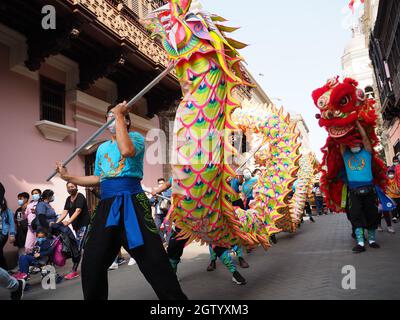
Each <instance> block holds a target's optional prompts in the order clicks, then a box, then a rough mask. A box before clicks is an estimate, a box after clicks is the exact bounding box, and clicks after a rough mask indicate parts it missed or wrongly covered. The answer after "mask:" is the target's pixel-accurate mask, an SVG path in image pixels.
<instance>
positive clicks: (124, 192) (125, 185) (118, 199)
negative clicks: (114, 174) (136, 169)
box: [100, 178, 144, 249]
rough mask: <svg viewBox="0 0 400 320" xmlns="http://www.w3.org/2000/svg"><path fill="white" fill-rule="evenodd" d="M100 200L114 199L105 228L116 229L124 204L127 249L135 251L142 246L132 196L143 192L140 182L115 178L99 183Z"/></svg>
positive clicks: (133, 179)
mask: <svg viewBox="0 0 400 320" xmlns="http://www.w3.org/2000/svg"><path fill="white" fill-rule="evenodd" d="M100 190H101V200H105V199H111V198H114V197H115V199H114V202H113V204H112V205H111V209H110V212H109V214H108V218H107V224H106V228H109V227H117V226H118V225H119V221H120V218H121V214H120V211H121V206H122V203H123V204H124V225H125V232H126V237H127V239H128V246H129V249H135V248H137V247H140V246H142V245H143V244H144V242H143V236H142V232H141V231H140V227H139V222H138V219H137V216H136V211H135V206H134V205H133V203H132V195H136V194H139V193H142V192H143V189H142V186H141V184H140V180H139V179H136V178H116V179H108V180H104V181H102V182H101V183H100Z"/></svg>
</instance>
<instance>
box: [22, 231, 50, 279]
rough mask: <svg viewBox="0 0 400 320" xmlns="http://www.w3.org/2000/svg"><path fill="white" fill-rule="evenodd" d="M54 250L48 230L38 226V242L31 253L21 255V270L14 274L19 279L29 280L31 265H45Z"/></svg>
mask: <svg viewBox="0 0 400 320" xmlns="http://www.w3.org/2000/svg"><path fill="white" fill-rule="evenodd" d="M52 252H53V249H52V245H51V240H50V239H49V238H47V237H46V231H45V230H44V229H43V228H41V227H38V228H37V230H36V243H35V246H34V248H33V250H32V252H31V253H29V254H26V255H22V256H21V257H19V263H18V266H19V272H18V273H16V274H15V275H14V277H15V279H17V280H29V267H31V266H38V265H40V264H42V265H44V264H46V263H47V262H48V259H49V257H50V256H51V254H52Z"/></svg>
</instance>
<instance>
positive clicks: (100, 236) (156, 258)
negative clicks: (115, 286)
mask: <svg viewBox="0 0 400 320" xmlns="http://www.w3.org/2000/svg"><path fill="white" fill-rule="evenodd" d="M113 200H114V199H107V200H102V201H101V202H100V204H99V206H98V210H97V213H96V216H95V217H94V218H93V220H92V225H91V226H90V231H89V233H88V237H87V242H86V245H85V248H84V254H83V260H82V287H83V294H84V298H85V300H106V299H107V298H108V279H107V271H108V267H109V266H110V265H111V264H112V263H113V261H114V259H115V257H116V256H117V254H118V252H119V250H120V248H121V246H123V247H124V248H125V250H127V251H128V252H129V254H130V255H131V257H133V258H134V259H135V260H136V262H137V264H138V266H139V269H140V271H141V272H142V273H143V275H144V276H145V278H146V280H147V281H148V282H149V284H150V285H151V286H152V287H153V289H154V291H155V293H156V294H157V296H158V298H159V299H161V300H185V299H187V297H186V296H185V294H184V293H183V292H182V289H181V287H180V285H179V282H178V279H177V277H176V275H175V273H174V272H173V270H172V267H171V265H170V263H169V261H168V257H167V254H166V253H165V250H164V247H163V245H162V242H161V239H160V236H159V234H158V230H157V228H156V226H155V224H154V221H153V218H152V216H151V207H150V202H149V200H148V198H147V197H146V195H145V194H138V195H136V196H132V202H133V205H134V207H135V211H136V214H137V218H138V221H139V226H140V230H141V232H142V236H143V240H144V245H143V246H141V247H138V248H135V249H133V250H129V248H128V244H127V238H126V233H125V227H124V223H123V221H124V217H123V208H121V219H120V225H119V226H118V227H112V228H105V226H106V224H107V218H108V214H109V211H110V208H111V205H112V203H113ZM132 290H134V288H132Z"/></svg>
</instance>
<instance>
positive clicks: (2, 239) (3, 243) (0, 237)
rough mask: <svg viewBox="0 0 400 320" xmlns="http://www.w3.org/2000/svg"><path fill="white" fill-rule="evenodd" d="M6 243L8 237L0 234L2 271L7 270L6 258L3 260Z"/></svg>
mask: <svg viewBox="0 0 400 320" xmlns="http://www.w3.org/2000/svg"><path fill="white" fill-rule="evenodd" d="M7 241H8V236H4V235H2V234H1V233H0V268H3V269H4V270H8V266H7V261H6V258H4V252H3V250H4V247H5V246H6V244H7Z"/></svg>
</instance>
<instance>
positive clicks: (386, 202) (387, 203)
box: [375, 185, 396, 211]
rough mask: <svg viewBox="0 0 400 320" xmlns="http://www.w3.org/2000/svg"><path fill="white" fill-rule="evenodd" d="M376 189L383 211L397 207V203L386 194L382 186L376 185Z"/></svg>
mask: <svg viewBox="0 0 400 320" xmlns="http://www.w3.org/2000/svg"><path fill="white" fill-rule="evenodd" d="M375 190H376V194H377V195H378V199H379V202H380V204H381V205H382V210H383V211H393V210H395V209H396V203H395V202H394V201H393V200H392V199H391V198H390V197H388V196H387V195H386V194H385V192H384V191H383V190H382V189H381V187H379V186H378V185H376V186H375Z"/></svg>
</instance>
